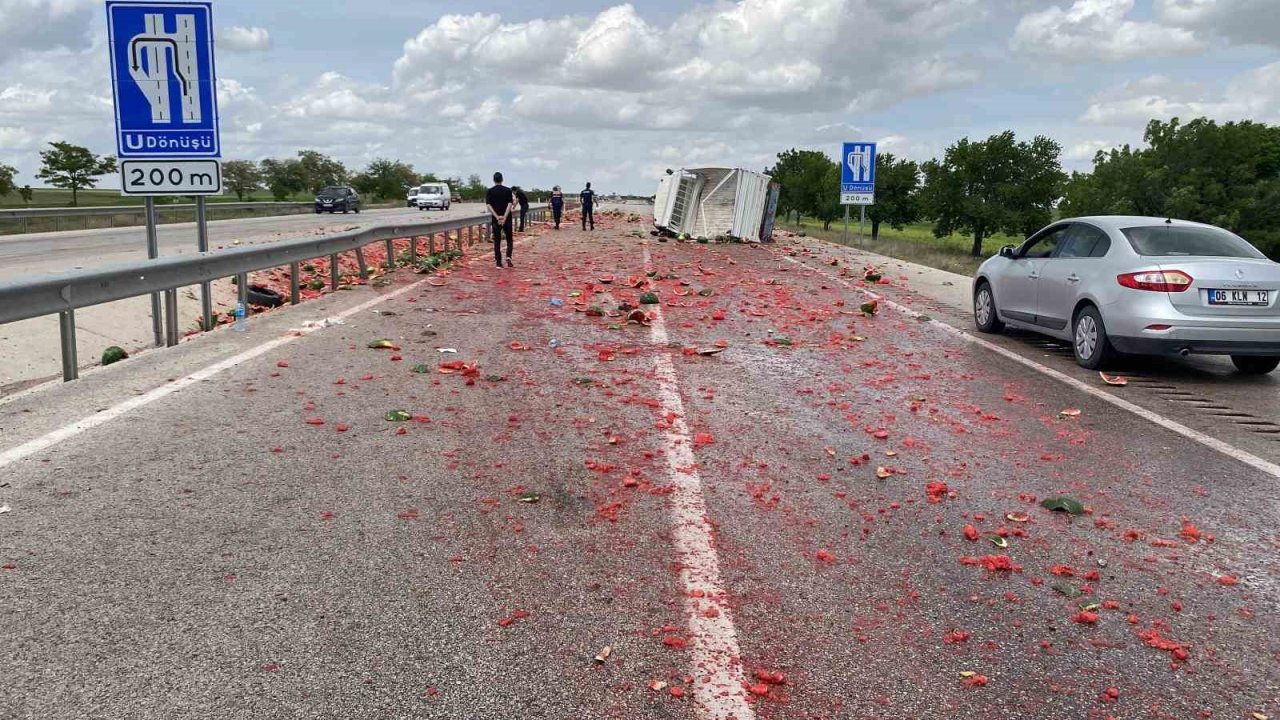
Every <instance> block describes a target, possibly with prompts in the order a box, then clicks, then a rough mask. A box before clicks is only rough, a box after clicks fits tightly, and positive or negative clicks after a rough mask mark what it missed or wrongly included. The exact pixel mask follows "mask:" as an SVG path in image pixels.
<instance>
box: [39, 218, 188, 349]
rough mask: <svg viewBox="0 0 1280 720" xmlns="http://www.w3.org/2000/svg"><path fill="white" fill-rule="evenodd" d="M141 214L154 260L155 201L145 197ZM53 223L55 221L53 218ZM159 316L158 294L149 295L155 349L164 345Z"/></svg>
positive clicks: (156, 251)
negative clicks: (144, 219)
mask: <svg viewBox="0 0 1280 720" xmlns="http://www.w3.org/2000/svg"><path fill="white" fill-rule="evenodd" d="M144 202H145V204H144V205H143V206H142V207H143V214H144V215H145V216H146V221H147V257H148V258H150V259H152V260H154V259H156V258H158V257H160V240H159V238H158V237H157V236H156V199H155V198H153V197H147V198H146V199H145V201H144ZM54 221H55V222H56V221H57V219H56V218H55V220H54ZM161 320H162V318H161V316H160V293H158V292H154V293H151V332H152V334H153V335H155V341H156V347H160V346H161V345H162V344H164V329H163V323H162V322H161Z"/></svg>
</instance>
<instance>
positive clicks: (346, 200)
mask: <svg viewBox="0 0 1280 720" xmlns="http://www.w3.org/2000/svg"><path fill="white" fill-rule="evenodd" d="M338 211H342V213H343V214H346V213H349V212H354V213H359V212H360V195H359V193H357V192H356V191H355V190H352V189H351V188H350V187H348V186H346V185H331V186H329V187H327V188H325V189H323V190H321V191H320V192H318V193H316V214H317V215H319V214H320V213H322V212H328V213H335V212H338Z"/></svg>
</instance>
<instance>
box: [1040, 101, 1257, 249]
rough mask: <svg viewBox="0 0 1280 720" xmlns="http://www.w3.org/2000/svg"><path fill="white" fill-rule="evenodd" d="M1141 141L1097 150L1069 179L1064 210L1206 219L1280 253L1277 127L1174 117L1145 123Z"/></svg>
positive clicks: (1068, 211) (1072, 213)
mask: <svg viewBox="0 0 1280 720" xmlns="http://www.w3.org/2000/svg"><path fill="white" fill-rule="evenodd" d="M1144 140H1145V141H1146V144H1147V147H1146V148H1143V149H1138V150H1134V149H1131V148H1129V147H1128V146H1125V147H1123V148H1120V149H1116V150H1111V151H1109V152H1105V153H1103V152H1100V153H1098V154H1097V155H1096V156H1095V157H1094V161H1093V165H1094V167H1093V172H1092V173H1090V174H1083V173H1077V174H1075V175H1073V176H1072V178H1071V180H1070V182H1068V183H1067V189H1066V194H1065V198H1064V199H1063V203H1062V212H1063V213H1064V214H1069V215H1092V214H1128V215H1150V216H1156V217H1174V218H1180V219H1184V220H1195V221H1199V222H1206V223H1210V224H1213V225H1218V226H1220V227H1224V228H1227V229H1228V230H1231V231H1233V232H1235V233H1237V234H1239V235H1242V236H1243V237H1245V238H1246V239H1248V240H1250V241H1251V242H1253V243H1254V244H1255V245H1257V246H1258V247H1259V248H1260V249H1262V250H1263V251H1264V252H1266V253H1268V254H1269V255H1271V256H1272V257H1277V258H1280V128H1277V127H1273V126H1268V125H1265V124H1262V123H1255V122H1250V121H1245V122H1228V123H1224V124H1221V125H1220V124H1218V123H1215V122H1214V121H1212V120H1208V119H1206V118H1198V119H1196V120H1192V121H1190V122H1187V123H1182V122H1181V121H1179V120H1178V119H1176V118H1175V119H1173V120H1170V121H1167V122H1165V121H1160V120H1153V121H1151V122H1150V123H1149V124H1148V125H1147V130H1146V133H1145V135H1144Z"/></svg>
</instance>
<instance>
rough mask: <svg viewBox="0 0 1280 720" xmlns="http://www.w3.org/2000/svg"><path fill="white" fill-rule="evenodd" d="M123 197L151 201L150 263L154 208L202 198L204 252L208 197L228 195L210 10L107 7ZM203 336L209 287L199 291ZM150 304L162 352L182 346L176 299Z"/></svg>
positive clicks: (122, 2) (115, 0)
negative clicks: (174, 199)
mask: <svg viewBox="0 0 1280 720" xmlns="http://www.w3.org/2000/svg"><path fill="white" fill-rule="evenodd" d="M106 6H107V39H108V46H109V47H110V55H111V90H112V96H113V97H114V99H115V117H116V151H117V155H118V156H119V158H120V192H121V194H122V195H136V196H142V197H143V198H145V203H146V215H147V257H149V258H152V259H154V258H157V257H159V255H160V246H159V242H158V237H157V230H156V206H155V198H156V197H159V196H165V195H195V196H197V212H196V232H197V237H198V238H199V247H200V250H201V252H204V251H206V250H208V225H207V223H206V218H205V212H204V196H205V195H220V194H221V193H222V166H221V163H220V162H219V160H218V158H220V157H221V156H222V143H221V139H220V133H219V128H218V85H217V74H216V71H215V66H214V58H213V3H212V2H210V1H209V0H196V1H191V0H173V1H171V2H133V1H128V0H107V3H106ZM201 290H202V294H203V298H202V308H203V309H204V310H205V318H204V321H205V323H206V327H208V325H207V323H208V322H209V317H208V314H209V307H210V298H209V286H208V284H207V283H205V284H202V285H201ZM164 304H165V306H166V307H165V310H166V311H167V314H168V318H167V322H165V321H162V319H161V310H160V306H161V301H160V294H159V293H155V294H153V295H152V298H151V308H152V329H153V331H154V333H155V341H156V345H160V344H161V343H162V342H167V344H169V345H176V344H177V342H178V308H177V304H178V303H177V290H176V288H175V289H171V290H167V291H165V303H164Z"/></svg>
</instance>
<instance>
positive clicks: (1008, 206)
mask: <svg viewBox="0 0 1280 720" xmlns="http://www.w3.org/2000/svg"><path fill="white" fill-rule="evenodd" d="M1060 153H1061V147H1060V146H1059V145H1058V143H1056V142H1054V141H1053V140H1050V139H1049V138H1046V137H1041V136H1037V137H1036V138H1035V139H1034V140H1032V141H1031V142H1030V143H1027V142H1018V140H1017V138H1016V137H1015V136H1014V134H1013V131H1012V130H1007V131H1005V132H1003V133H1000V134H998V135H992V136H991V137H989V138H987V139H986V140H981V141H976V142H975V141H971V140H969V139H968V138H964V139H962V140H960V141H959V142H957V143H955V144H954V145H952V146H951V147H949V148H947V151H946V153H945V155H944V156H943V158H942V159H941V160H930V161H929V162H927V163H925V164H924V166H923V170H924V187H923V188H922V190H921V192H920V199H921V202H922V205H923V210H924V211H925V213H926V214H927V215H928V216H929V217H931V218H933V221H934V225H933V234H934V235H935V236H937V237H944V236H946V235H951V234H953V233H956V232H964V233H969V234H971V235H972V236H973V249H972V254H973V256H974V257H981V256H982V254H983V250H982V242H983V240H985V239H986V238H987V237H989V236H991V235H992V234H994V233H997V232H1006V233H1009V234H1011V235H1016V234H1027V233H1029V232H1030V231H1033V230H1035V229H1036V228H1038V227H1040V226H1042V225H1044V224H1047V223H1048V221H1049V220H1050V219H1051V218H1052V215H1053V206H1054V203H1055V202H1056V201H1057V200H1058V199H1059V198H1060V197H1061V196H1062V186H1063V184H1064V183H1065V180H1066V176H1065V174H1064V173H1063V172H1062V167H1061V165H1060V164H1059V162H1058V156H1059V154H1060Z"/></svg>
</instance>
